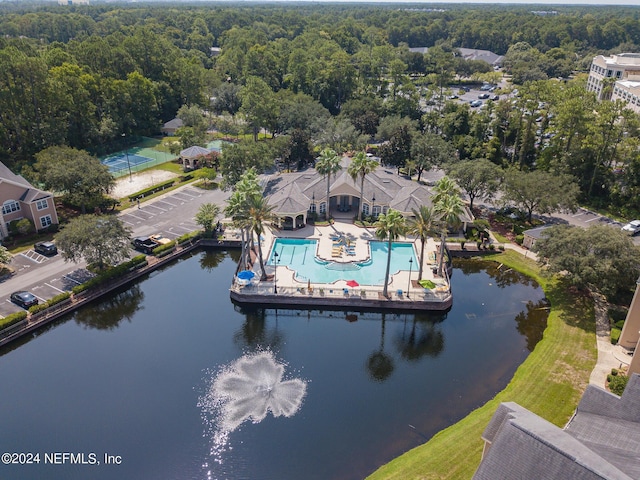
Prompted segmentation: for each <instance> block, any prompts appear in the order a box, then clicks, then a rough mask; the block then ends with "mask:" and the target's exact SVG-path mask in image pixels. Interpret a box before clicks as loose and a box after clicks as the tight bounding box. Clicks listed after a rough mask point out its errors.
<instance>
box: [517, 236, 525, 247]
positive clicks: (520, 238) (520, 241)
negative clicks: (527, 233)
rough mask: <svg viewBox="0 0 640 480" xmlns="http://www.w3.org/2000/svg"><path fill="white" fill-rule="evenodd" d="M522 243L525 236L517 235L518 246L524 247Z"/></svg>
mask: <svg viewBox="0 0 640 480" xmlns="http://www.w3.org/2000/svg"><path fill="white" fill-rule="evenodd" d="M522 242H524V235H522V234H518V235H516V243H517V244H518V245H522Z"/></svg>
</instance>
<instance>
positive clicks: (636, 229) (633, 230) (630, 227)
mask: <svg viewBox="0 0 640 480" xmlns="http://www.w3.org/2000/svg"><path fill="white" fill-rule="evenodd" d="M621 230H622V231H623V232H625V233H628V234H629V235H635V234H637V233H640V220H632V221H631V222H629V223H627V224H626V225H625V226H624V227H622V229H621Z"/></svg>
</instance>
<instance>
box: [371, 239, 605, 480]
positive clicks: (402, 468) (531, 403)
mask: <svg viewBox="0 0 640 480" xmlns="http://www.w3.org/2000/svg"><path fill="white" fill-rule="evenodd" d="M486 258H487V259H491V257H486ZM495 260H496V261H499V262H501V263H503V264H505V265H506V266H508V267H511V268H513V269H515V270H518V271H520V272H523V273H525V274H527V275H529V276H531V277H532V278H534V279H535V280H536V281H537V282H538V283H539V284H540V286H541V287H542V288H543V289H544V291H545V293H546V296H547V298H548V299H549V301H550V302H551V311H550V313H549V318H548V320H547V328H546V330H545V332H544V338H543V339H542V341H540V342H539V343H538V344H537V345H536V347H535V349H534V351H533V352H532V353H531V354H530V355H529V357H528V358H527V359H526V360H525V362H524V363H523V364H522V365H521V366H520V367H519V368H518V370H517V371H516V373H515V375H514V377H513V379H512V380H511V382H510V383H509V385H508V386H507V387H506V388H505V389H504V390H503V391H502V392H500V393H499V394H498V395H496V397H495V398H494V399H493V400H491V401H489V402H487V403H486V404H485V405H483V406H482V407H480V408H479V409H477V410H475V411H473V412H471V413H470V414H469V415H468V416H467V417H465V418H464V419H462V420H461V421H460V422H458V423H456V424H454V425H452V426H451V427H449V428H446V429H445V430H443V431H441V432H439V433H438V434H436V435H435V436H434V437H433V438H432V439H431V440H429V441H428V442H427V443H425V444H424V445H421V446H419V447H417V448H415V449H413V450H411V451H409V452H407V453H406V454H404V455H402V456H401V457H399V458H397V459H395V460H393V461H392V462H390V463H388V464H387V465H384V466H382V467H381V468H380V469H379V470H378V471H376V472H375V473H374V474H372V475H371V476H370V477H369V478H370V479H376V480H377V479H387V478H397V479H403V480H405V479H418V478H419V479H469V478H471V477H472V476H473V473H474V472H475V470H476V469H477V468H478V465H479V463H480V458H481V455H482V447H483V441H482V439H481V435H482V432H483V431H484V429H485V428H486V427H487V425H488V423H489V420H490V419H491V417H492V416H493V414H494V412H495V410H496V408H497V407H498V405H499V404H500V403H501V402H507V401H513V402H516V403H518V404H520V405H521V406H523V407H525V408H527V409H529V410H531V411H532V412H533V413H535V414H537V415H540V416H541V417H543V418H545V419H546V420H548V421H550V422H552V423H553V424H555V425H558V426H559V427H563V426H564V425H565V424H566V422H567V420H569V417H570V416H571V414H572V413H573V411H574V409H575V408H576V406H577V404H578V401H579V400H580V397H581V395H582V392H583V391H584V389H585V388H586V385H587V384H588V382H589V375H590V374H591V371H592V370H593V367H594V365H595V362H596V342H595V320H594V309H593V301H592V300H591V298H588V297H585V296H576V295H574V294H572V293H570V292H569V290H568V289H567V286H566V284H565V283H564V282H563V281H562V280H561V279H559V278H558V277H554V278H548V277H545V276H543V275H542V274H541V272H540V268H539V267H538V266H537V265H536V264H535V262H533V261H531V260H530V259H526V258H524V257H523V256H522V255H520V254H518V253H515V252H513V251H507V252H505V253H503V254H501V255H499V256H496V257H495ZM603 387H604V386H603Z"/></svg>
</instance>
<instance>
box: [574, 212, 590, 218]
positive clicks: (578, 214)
mask: <svg viewBox="0 0 640 480" xmlns="http://www.w3.org/2000/svg"><path fill="white" fill-rule="evenodd" d="M585 213H587V212H580V213H576V214H575V215H571V218H576V217H579V216H580V215H584V214H585Z"/></svg>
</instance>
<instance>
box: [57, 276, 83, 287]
mask: <svg viewBox="0 0 640 480" xmlns="http://www.w3.org/2000/svg"><path fill="white" fill-rule="evenodd" d="M62 278H66V279H67V280H71V281H72V282H73V283H75V284H76V285H82V282H79V281H77V280H76V279H75V278H71V277H70V276H68V275H64V276H63V277H62Z"/></svg>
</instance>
